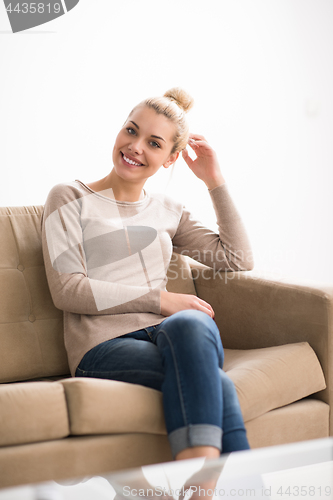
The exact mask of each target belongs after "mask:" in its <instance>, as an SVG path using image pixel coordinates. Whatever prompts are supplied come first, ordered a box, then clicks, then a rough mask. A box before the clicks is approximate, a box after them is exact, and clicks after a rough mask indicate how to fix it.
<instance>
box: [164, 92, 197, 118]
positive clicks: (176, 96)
mask: <svg viewBox="0 0 333 500" xmlns="http://www.w3.org/2000/svg"><path fill="white" fill-rule="evenodd" d="M163 97H166V98H167V99H171V100H172V101H175V103H176V104H177V105H178V106H179V107H180V108H181V109H182V110H183V111H184V113H187V112H188V111H189V110H190V109H191V108H192V106H193V104H194V99H193V98H192V97H191V96H190V94H188V93H187V92H186V91H185V90H184V89H182V88H180V87H173V88H172V89H170V90H167V91H166V92H165V94H164V96H163Z"/></svg>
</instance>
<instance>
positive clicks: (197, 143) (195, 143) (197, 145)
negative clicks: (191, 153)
mask: <svg viewBox="0 0 333 500" xmlns="http://www.w3.org/2000/svg"><path fill="white" fill-rule="evenodd" d="M188 143H189V145H190V146H191V148H192V147H193V146H194V148H202V149H206V150H207V151H208V150H209V151H212V148H211V146H210V145H209V144H208V142H206V141H202V140H199V139H198V140H195V141H194V140H193V139H189V140H188Z"/></svg>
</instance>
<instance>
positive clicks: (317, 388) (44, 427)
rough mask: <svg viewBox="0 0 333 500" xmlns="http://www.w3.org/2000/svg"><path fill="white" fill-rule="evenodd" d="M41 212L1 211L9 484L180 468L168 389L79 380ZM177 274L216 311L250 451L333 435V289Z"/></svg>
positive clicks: (270, 278)
mask: <svg viewBox="0 0 333 500" xmlns="http://www.w3.org/2000/svg"><path fill="white" fill-rule="evenodd" d="M42 211H43V207H42V206H31V207H7V208H1V209H0V487H7V486H12V485H18V484H23V483H32V482H37V481H47V480H50V479H59V480H60V479H65V478H69V477H75V476H84V475H90V474H98V473H103V472H106V471H112V470H119V469H125V468H131V467H137V466H142V465H147V464H151V463H156V462H165V461H169V460H171V459H172V456H171V452H170V448H169V444H168V439H167V435H166V429H165V423H164V417H163V406H162V395H161V393H160V392H159V391H156V390H153V389H149V388H146V387H143V386H139V385H134V384H128V383H125V382H118V381H110V380H100V379H85V378H71V377H70V375H69V369H68V363H67V357H66V351H65V348H64V343H63V313H62V311H60V310H59V309H57V308H56V307H55V306H54V304H53V302H52V299H51V296H50V292H49V289H48V284H47V279H46V275H45V269H44V263H43V257H42V247H41V230H40V218H41V215H42ZM175 271H177V272H175ZM171 275H172V276H173V277H174V276H176V275H177V276H178V278H177V279H171ZM169 276H170V280H169V282H168V289H169V291H173V292H182V293H194V294H197V295H198V296H200V297H201V298H203V299H204V300H206V301H207V302H209V303H211V304H212V306H213V308H214V310H215V313H216V318H215V319H216V322H217V325H218V327H219V329H220V332H221V338H222V343H223V345H224V348H225V365H224V370H225V371H226V372H227V373H228V375H229V376H230V378H231V379H232V380H233V381H234V383H235V385H236V389H237V392H238V396H239V400H240V404H241V408H242V412H243V416H244V421H245V424H246V428H247V433H248V438H249V441H250V445H251V447H254V448H256V447H263V446H270V445H276V444H283V443H290V442H294V441H302V440H308V439H316V438H321V437H326V436H329V435H332V434H333V433H332V416H331V417H330V411H329V410H330V406H331V405H332V397H333V394H332V373H331V370H332V368H331V367H332V317H333V315H332V297H333V288H332V287H328V286H324V285H321V284H318V283H314V282H313V283H310V282H300V281H299V280H298V281H295V280H290V279H285V278H283V277H281V276H278V275H272V274H271V275H265V276H263V275H260V274H258V272H256V271H254V270H253V271H247V272H221V273H216V272H214V271H213V270H212V269H209V268H207V267H205V266H203V265H201V264H198V263H196V262H195V261H192V260H190V259H187V258H186V257H183V256H177V255H173V258H172V261H171V264H170V268H169ZM330 419H331V420H330Z"/></svg>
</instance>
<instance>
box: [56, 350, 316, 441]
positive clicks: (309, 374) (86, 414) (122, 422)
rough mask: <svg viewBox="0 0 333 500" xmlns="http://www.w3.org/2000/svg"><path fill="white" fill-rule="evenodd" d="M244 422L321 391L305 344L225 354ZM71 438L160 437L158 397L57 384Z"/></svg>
mask: <svg viewBox="0 0 333 500" xmlns="http://www.w3.org/2000/svg"><path fill="white" fill-rule="evenodd" d="M224 369H225V371H226V372H227V374H228V375H229V376H230V378H231V379H232V380H233V381H234V383H235V385H236V389H237V392H238V396H239V399H240V405H241V408H242V412H243V416H244V420H245V421H248V420H251V419H253V418H256V417H258V416H260V415H262V414H264V413H266V412H267V411H270V410H273V409H275V408H278V407H280V406H284V405H287V404H289V403H292V402H294V401H298V400H299V399H301V398H304V397H306V396H308V395H310V394H313V393H314V392H317V391H319V390H321V389H324V388H325V381H324V377H323V373H322V370H321V367H320V364H319V362H318V359H317V357H316V355H315V353H314V351H313V350H312V348H311V347H310V346H309V344H307V343H299V344H289V345H285V346H278V347H270V348H264V349H256V350H251V351H236V350H228V349H225V366H224ZM60 383H62V384H63V386H64V388H65V392H66V398H67V404H68V412H69V419H70V428H71V433H72V434H77V435H84V434H104V433H105V434H106V433H117V432H149V433H153V434H165V433H166V429H165V423H164V415H163V404H162V393H161V392H159V391H156V390H154V389H149V388H147V387H143V386H140V385H137V384H129V383H126V382H119V381H114V380H103V379H94V378H84V377H82V378H80V377H77V378H71V379H66V380H61V381H60Z"/></svg>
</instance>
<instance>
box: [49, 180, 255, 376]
mask: <svg viewBox="0 0 333 500" xmlns="http://www.w3.org/2000/svg"><path fill="white" fill-rule="evenodd" d="M209 193H210V196H211V199H212V202H213V206H214V209H215V213H216V217H217V223H218V227H219V234H216V233H215V232H213V231H211V230H210V229H207V228H206V227H204V226H203V225H202V224H201V223H200V222H198V221H197V220H195V219H194V218H193V217H192V216H191V214H190V212H189V211H188V210H186V208H185V207H184V206H183V205H182V204H181V203H179V202H177V201H175V200H173V199H172V198H170V197H168V196H165V195H161V194H147V193H145V197H144V199H143V200H140V201H137V202H119V201H116V200H115V199H114V198H113V193H112V190H111V189H110V190H105V191H101V192H98V193H97V192H94V191H92V190H91V189H90V188H88V186H86V185H85V184H83V183H82V182H81V181H78V180H76V181H73V182H68V183H63V184H57V185H56V186H54V187H53V188H52V189H51V191H50V193H49V195H48V197H47V200H46V203H45V207H44V212H43V217H42V222H41V224H42V245H43V255H44V261H45V269H46V276H47V280H48V284H49V288H50V292H51V295H52V299H53V301H54V304H55V306H56V307H57V308H59V309H61V310H63V311H64V336H65V346H66V350H67V354H68V362H69V367H70V371H71V374H72V375H73V376H74V375H75V370H76V368H77V366H78V364H79V362H80V361H81V359H82V357H83V356H84V354H85V353H86V352H88V351H89V350H90V349H92V348H93V347H94V346H96V345H97V344H100V343H101V342H104V341H105V340H108V339H112V338H114V337H117V336H119V335H123V334H125V333H128V332H132V331H135V330H139V329H141V328H145V327H147V326H151V325H156V324H158V323H160V322H161V321H163V319H165V316H163V315H161V309H160V292H161V290H165V286H166V283H167V278H166V272H167V269H168V266H169V263H170V259H171V256H172V252H173V251H174V252H176V253H180V254H185V255H189V256H190V257H193V258H194V259H196V260H198V261H200V262H202V263H203V264H206V265H208V266H210V267H214V268H215V269H216V270H218V269H221V270H227V271H231V270H248V269H252V268H253V260H252V252H251V247H250V244H249V241H248V238H247V235H246V231H245V229H244V226H243V223H242V220H241V218H240V215H239V213H238V211H237V209H236V207H235V205H234V203H233V201H232V199H231V197H230V194H229V192H228V188H227V185H226V184H223V185H221V186H218V187H216V188H214V189H212V190H211V191H209Z"/></svg>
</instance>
